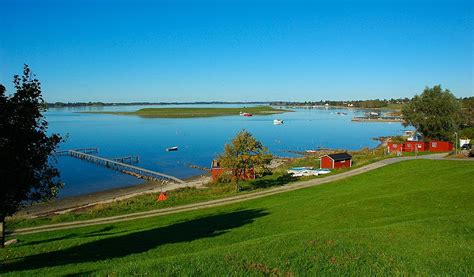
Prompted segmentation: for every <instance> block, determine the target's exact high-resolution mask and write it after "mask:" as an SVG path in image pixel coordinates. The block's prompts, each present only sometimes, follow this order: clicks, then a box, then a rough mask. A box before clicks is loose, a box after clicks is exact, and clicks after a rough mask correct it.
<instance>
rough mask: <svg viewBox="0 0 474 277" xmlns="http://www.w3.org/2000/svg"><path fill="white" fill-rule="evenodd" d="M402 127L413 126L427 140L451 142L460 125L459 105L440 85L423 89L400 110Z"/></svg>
mask: <svg viewBox="0 0 474 277" xmlns="http://www.w3.org/2000/svg"><path fill="white" fill-rule="evenodd" d="M402 116H403V119H404V120H405V123H404V125H405V126H408V125H413V126H414V127H415V128H416V129H417V130H418V131H419V132H421V133H422V134H423V135H424V136H425V137H426V138H428V139H437V140H452V139H453V133H454V132H455V131H457V130H458V128H459V126H460V124H461V105H460V104H459V101H458V100H457V99H456V97H454V95H453V94H452V93H451V92H450V91H449V90H447V89H445V90H443V89H442V88H441V86H440V85H438V86H434V87H433V88H428V87H427V88H425V90H424V91H423V93H422V94H421V95H416V96H415V97H413V99H412V100H411V101H410V102H409V103H408V104H406V105H404V106H403V108H402Z"/></svg>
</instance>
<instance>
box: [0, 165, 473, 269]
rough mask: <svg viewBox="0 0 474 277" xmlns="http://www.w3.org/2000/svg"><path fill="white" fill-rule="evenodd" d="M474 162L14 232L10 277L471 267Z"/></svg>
mask: <svg viewBox="0 0 474 277" xmlns="http://www.w3.org/2000/svg"><path fill="white" fill-rule="evenodd" d="M473 175H474V163H471V162H463V161H431V160H414V161H406V162H402V163H398V164H394V165H390V166H386V167H383V168H380V169H377V170H375V171H371V172H367V173H365V174H362V175H359V176H355V177H351V178H348V179H345V180H341V181H338V182H333V183H329V184H325V185H322V186H317V187H312V188H307V189H301V190H297V191H292V192H288V193H284V194H279V195H274V196H269V197H265V198H260V199H255V200H251V201H246V202H242V203H238V204H233V205H228V206H224V207H219V208H210V209H205V210H198V211H193V212H185V213H179V214H173V215H168V216H160V217H153V218H147V219H141V220H134V221H129V222H122V223H117V224H107V225H98V226H91V227H83V228H78V229H71V230H63V231H52V232H45V233H38V234H31V235H22V236H18V238H19V239H20V242H19V243H18V244H15V245H13V246H10V247H7V248H5V249H0V261H1V267H0V274H11V275H33V274H39V275H67V274H75V273H82V274H97V275H102V276H103V275H112V276H114V275H130V274H138V275H145V274H147V275H159V276H162V275H206V276H207V275H212V276H227V275H239V276H241V275H287V276H293V275H312V276H314V275H327V274H333V275H342V274H344V275H346V274H352V275H369V274H370V275H376V274H383V275H387V274H390V275H392V274H397V275H401V274H404V275H432V274H437V275H446V274H449V275H465V276H472V275H473V273H474V251H473V250H474V249H473V248H474V201H473V200H474V199H473V198H474V197H473V196H474V186H473V183H472V176H473Z"/></svg>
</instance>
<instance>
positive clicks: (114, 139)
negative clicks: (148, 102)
mask: <svg viewBox="0 0 474 277" xmlns="http://www.w3.org/2000/svg"><path fill="white" fill-rule="evenodd" d="M187 106H190V105H187ZM193 106H194V107H206V106H209V105H193ZM219 106H220V107H222V106H227V107H235V106H239V107H240V106H242V105H219ZM155 107H159V106H155ZM166 107H171V106H166ZM140 108H144V106H123V107H117V106H114V107H100V108H98V107H87V108H64V109H50V110H49V111H48V112H47V113H46V119H47V120H48V122H49V131H50V132H54V133H59V134H61V135H63V136H67V142H66V143H64V144H62V145H61V147H60V148H61V149H74V148H84V147H98V148H99V153H98V155H99V156H102V157H108V158H113V157H120V156H129V155H139V156H140V163H139V164H138V166H140V167H144V168H148V169H152V170H156V171H159V172H163V173H166V174H169V175H173V176H176V177H178V178H186V177H191V176H195V175H199V174H202V173H203V172H202V171H200V170H198V169H193V168H190V167H189V166H187V164H193V165H198V166H202V167H209V166H210V164H211V161H212V159H213V158H214V157H216V156H217V155H218V154H219V153H221V152H222V151H223V149H224V144H225V143H228V142H229V141H230V140H231V139H232V138H233V137H234V136H235V134H236V133H237V132H239V131H240V130H242V129H246V130H248V131H250V132H251V133H252V134H253V135H254V136H255V137H256V138H257V139H259V140H261V141H262V142H263V144H264V145H265V146H267V147H268V148H269V149H270V151H271V152H272V153H273V154H274V155H277V156H292V154H291V153H288V152H286V150H296V151H298V150H299V151H304V150H306V149H314V148H317V147H328V148H338V149H348V150H355V149H359V148H362V147H375V146H376V145H377V144H378V142H377V141H374V140H372V138H374V137H379V136H387V135H397V134H401V132H402V131H403V130H404V128H403V127H402V125H401V124H400V123H361V122H352V121H351V118H352V117H353V116H360V115H362V114H363V111H356V110H352V111H351V110H345V109H295V110H294V112H288V113H284V114H278V115H268V116H253V117H243V116H239V115H236V116H226V117H213V118H192V119H152V118H141V117H138V116H123V115H106V114H84V113H78V112H79V111H85V110H88V111H99V110H100V111H125V110H137V109H140ZM338 111H340V112H347V113H348V114H347V115H345V116H344V115H338V114H336V112H338ZM273 119H283V120H284V124H283V125H273ZM175 145H176V146H179V151H177V152H166V151H165V149H166V148H167V147H171V146H175ZM57 160H58V164H57V167H58V168H59V170H60V172H61V179H62V180H63V181H64V183H65V187H64V189H62V191H61V193H60V197H64V196H72V195H79V194H84V193H90V192H95V191H101V190H105V189H110V188H117V187H122V186H127V185H134V184H139V183H141V180H138V179H136V178H134V177H131V176H128V175H124V174H121V173H118V172H114V171H112V170H109V169H106V168H102V167H99V166H97V165H95V164H90V163H87V162H84V161H81V160H77V159H74V158H71V157H58V158H57Z"/></svg>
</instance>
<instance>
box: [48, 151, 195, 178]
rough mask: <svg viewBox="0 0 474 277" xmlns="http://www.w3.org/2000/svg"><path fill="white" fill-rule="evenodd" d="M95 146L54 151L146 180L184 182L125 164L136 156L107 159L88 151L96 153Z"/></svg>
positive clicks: (135, 159) (136, 157) (134, 159)
mask: <svg viewBox="0 0 474 277" xmlns="http://www.w3.org/2000/svg"><path fill="white" fill-rule="evenodd" d="M97 152H98V149H97V148H81V149H74V150H64V151H58V152H56V154H57V155H69V156H71V157H74V158H78V159H81V160H85V161H88V162H92V163H95V164H98V165H101V166H105V167H107V168H110V169H113V170H116V171H120V172H122V173H125V174H128V175H132V176H134V177H137V178H142V179H147V180H161V181H164V182H167V181H173V182H176V183H179V184H185V183H186V182H184V181H183V180H181V179H179V178H176V177H174V176H171V175H167V174H164V173H160V172H156V171H153V170H149V169H145V168H141V167H138V166H134V165H130V164H126V163H125V162H127V161H128V162H130V163H132V162H138V161H139V157H138V156H128V157H122V158H114V159H107V158H102V157H98V156H95V155H92V154H90V153H97Z"/></svg>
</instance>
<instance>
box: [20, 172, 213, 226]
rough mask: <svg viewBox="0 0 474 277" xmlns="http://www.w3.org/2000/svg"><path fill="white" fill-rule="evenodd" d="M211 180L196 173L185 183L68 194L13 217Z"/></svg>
mask: <svg viewBox="0 0 474 277" xmlns="http://www.w3.org/2000/svg"><path fill="white" fill-rule="evenodd" d="M210 180H211V177H210V176H209V175H198V176H195V177H191V178H188V179H185V181H186V184H184V185H183V184H177V183H170V184H168V185H165V186H163V187H161V186H160V185H158V184H157V183H154V182H144V183H142V184H139V185H133V186H127V187H121V188H115V189H108V190H104V191H98V192H92V193H88V194H83V195H78V196H69V197H64V198H60V199H57V200H53V201H51V202H46V203H38V204H34V205H31V206H28V207H25V208H23V209H22V210H20V211H19V212H18V213H16V214H15V215H14V217H18V216H20V217H38V216H44V215H49V214H63V213H67V212H70V211H74V210H77V209H83V208H87V207H91V206H94V205H98V204H105V203H111V202H114V201H119V200H124V199H127V198H131V197H134V196H138V195H142V194H147V193H159V192H160V191H170V190H174V189H178V188H183V187H201V186H203V185H205V184H207V183H208V182H209V181H210Z"/></svg>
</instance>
